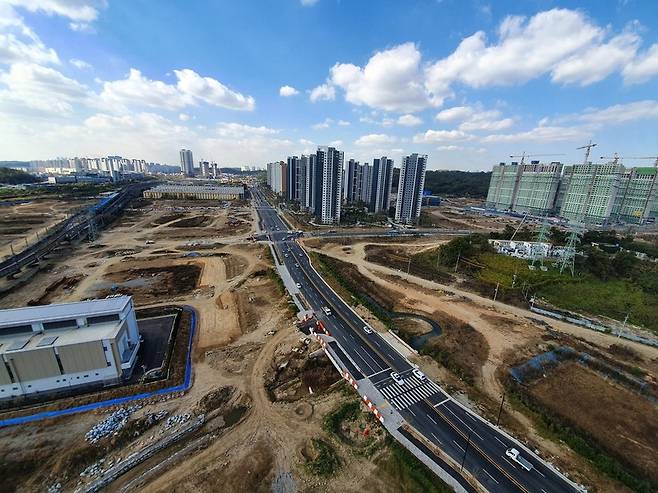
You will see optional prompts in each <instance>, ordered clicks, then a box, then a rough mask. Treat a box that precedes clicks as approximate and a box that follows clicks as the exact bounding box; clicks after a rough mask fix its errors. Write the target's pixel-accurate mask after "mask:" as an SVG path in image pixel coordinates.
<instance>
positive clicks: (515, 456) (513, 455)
mask: <svg viewBox="0 0 658 493" xmlns="http://www.w3.org/2000/svg"><path fill="white" fill-rule="evenodd" d="M505 455H506V456H507V457H509V458H510V459H512V460H513V461H514V462H516V463H517V464H518V465H520V466H521V467H522V468H523V469H525V470H526V471H529V470H530V469H532V467H533V466H532V464H530V462H528V461H527V460H525V459H524V458H523V456H522V455H521V453H520V452H519V451H518V450H517V449H515V448H514V447H511V448H508V449H507V450H506V451H505Z"/></svg>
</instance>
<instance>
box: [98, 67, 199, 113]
mask: <svg viewBox="0 0 658 493" xmlns="http://www.w3.org/2000/svg"><path fill="white" fill-rule="evenodd" d="M100 97H101V100H102V101H103V102H104V103H107V105H108V107H111V106H114V105H120V106H122V107H125V106H140V107H143V106H146V107H149V108H162V109H167V110H177V109H182V108H184V107H186V106H189V105H192V104H193V103H194V100H193V99H192V98H191V97H190V96H189V95H186V94H183V93H182V92H181V91H179V90H178V88H177V87H176V86H173V85H170V84H167V83H166V82H162V81H159V80H150V79H148V78H146V77H144V76H143V75H142V73H141V72H140V71H139V70H137V69H135V68H131V69H130V73H129V74H128V77H127V78H125V79H121V80H116V81H108V82H105V83H103V91H102V93H101V95H100Z"/></svg>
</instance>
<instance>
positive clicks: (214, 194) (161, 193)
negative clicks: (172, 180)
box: [144, 185, 244, 200]
mask: <svg viewBox="0 0 658 493" xmlns="http://www.w3.org/2000/svg"><path fill="white" fill-rule="evenodd" d="M144 197H145V198H147V199H197V200H242V199H244V187H236V186H214V185H213V186H209V185H206V186H203V185H158V186H157V187H155V188H151V189H150V190H146V191H144Z"/></svg>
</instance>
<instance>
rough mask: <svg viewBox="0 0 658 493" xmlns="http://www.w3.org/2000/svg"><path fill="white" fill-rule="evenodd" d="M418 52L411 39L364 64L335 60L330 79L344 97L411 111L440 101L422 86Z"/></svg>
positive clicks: (390, 109) (351, 101)
mask: <svg viewBox="0 0 658 493" xmlns="http://www.w3.org/2000/svg"><path fill="white" fill-rule="evenodd" d="M420 64H421V54H420V51H418V49H417V48H416V46H415V45H414V44H413V43H405V44H401V45H399V46H396V47H394V48H391V49H389V50H385V51H380V52H377V53H375V54H374V55H373V56H372V57H371V58H370V60H368V62H367V63H366V65H365V66H364V67H359V66H356V65H353V64H351V63H337V64H336V65H334V66H333V67H332V68H331V71H330V78H329V80H330V82H331V84H333V85H334V86H337V87H340V88H342V89H343V90H344V91H345V99H346V100H347V101H349V102H350V103H353V104H356V105H366V106H370V107H372V108H377V109H383V110H386V111H398V112H413V111H417V110H421V109H423V108H426V107H427V106H431V105H437V104H440V102H441V101H439V100H436V99H434V98H433V97H432V95H431V94H429V93H428V92H427V91H426V90H425V87H424V86H423V74H422V72H421V67H420Z"/></svg>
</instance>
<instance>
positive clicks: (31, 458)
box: [0, 198, 447, 492]
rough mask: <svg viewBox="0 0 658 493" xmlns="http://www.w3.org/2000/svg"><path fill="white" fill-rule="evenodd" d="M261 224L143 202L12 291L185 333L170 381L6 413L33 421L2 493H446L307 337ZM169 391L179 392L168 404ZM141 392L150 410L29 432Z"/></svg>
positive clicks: (177, 343) (202, 206)
mask: <svg viewBox="0 0 658 493" xmlns="http://www.w3.org/2000/svg"><path fill="white" fill-rule="evenodd" d="M255 217H256V216H255V211H254V210H253V209H252V208H251V207H250V206H249V205H248V204H247V203H241V202H230V203H219V204H218V203H217V202H216V201H213V202H204V201H199V200H195V201H193V202H185V201H180V200H176V201H169V200H150V199H144V198H138V199H135V200H133V201H132V202H131V203H130V204H129V205H128V207H127V208H126V209H125V210H124V211H123V213H122V215H121V216H120V217H119V218H118V219H117V220H116V221H114V222H113V223H111V224H109V225H108V226H107V227H106V228H104V229H102V230H99V231H97V234H96V236H95V239H94V240H93V241H88V240H85V239H81V240H77V241H72V242H71V243H70V244H67V245H66V246H61V247H59V248H57V249H55V250H54V251H52V252H51V253H50V254H49V255H48V256H46V257H45V258H43V259H42V260H41V262H39V263H38V265H33V266H30V267H28V268H26V269H24V270H23V271H21V273H20V274H18V275H15V276H12V278H11V279H3V281H2V286H1V289H2V291H1V294H0V307H12V306H19V305H21V304H25V302H26V300H27V301H29V302H30V303H31V304H44V303H53V302H65V301H73V300H82V299H87V298H98V297H104V296H107V295H114V294H127V295H131V296H132V297H133V300H134V303H135V306H136V309H137V316H138V323H139V324H140V332H141V333H142V336H143V337H144V338H145V340H146V341H147V342H148V341H149V339H150V338H152V337H156V338H158V337H159V338H160V339H162V336H163V334H164V332H163V331H162V330H163V328H162V326H163V325H166V324H162V323H159V322H158V321H161V320H164V319H163V317H167V316H175V317H177V319H176V320H177V324H178V326H177V329H176V330H177V333H176V338H175V339H174V342H173V347H171V348H170V349H171V354H170V355H169V357H168V359H167V361H168V364H169V366H168V367H167V368H168V370H166V371H161V372H160V374H159V375H156V376H155V377H159V378H154V379H153V380H149V381H146V380H143V379H141V378H140V377H137V378H136V379H134V381H133V382H132V383H131V384H130V385H126V386H123V387H118V388H112V389H107V390H102V391H94V392H90V393H83V394H81V395H76V396H71V397H61V398H58V399H56V400H53V401H49V402H38V403H33V404H31V405H29V406H26V405H23V406H20V407H19V408H13V409H9V410H6V411H4V412H2V413H0V420H8V419H18V420H19V422H21V424H19V425H15V426H8V427H3V428H0V440H1V441H2V443H3V449H2V452H1V454H0V455H1V457H0V463H2V467H1V468H0V469H1V470H2V473H3V486H2V491H34V490H42V491H49V492H59V491H98V490H99V489H104V490H107V491H216V485H218V484H222V485H226V486H225V487H224V488H223V491H278V492H288V491H327V490H331V491H357V490H359V489H362V488H363V487H364V486H365V485H368V487H373V485H374V487H376V489H377V490H379V491H390V492H394V491H400V490H402V489H404V490H408V491H447V490H443V489H441V486H440V483H439V486H436V487H434V486H431V481H432V475H431V473H430V472H429V471H424V472H423V473H421V474H420V475H419V474H418V473H414V472H413V471H412V470H411V469H408V468H409V465H408V464H409V461H411V460H412V458H410V456H409V455H408V453H407V452H406V451H405V450H404V449H401V448H400V447H398V446H396V445H394V444H392V443H391V441H390V438H387V437H386V436H385V434H384V433H383V430H382V429H381V428H379V427H378V425H377V424H376V421H375V420H374V418H373V417H372V415H371V414H370V413H368V412H367V410H364V409H362V406H361V404H359V400H358V399H357V398H356V396H355V395H353V394H352V393H350V392H348V391H347V390H346V389H345V387H346V385H345V383H344V380H343V379H342V378H341V376H340V375H339V374H338V373H337V372H336V370H335V368H334V367H333V366H332V365H331V363H330V362H329V360H328V359H327V358H326V357H325V356H324V353H323V352H322V351H321V348H320V346H319V345H318V344H317V342H316V341H315V340H314V339H311V338H309V337H308V336H305V335H304V334H303V333H302V332H300V331H299V329H298V328H297V326H296V323H295V322H296V317H295V314H294V311H291V310H290V309H289V306H288V301H287V299H286V296H285V293H284V292H283V291H282V290H281V287H280V285H279V283H278V281H277V278H276V275H274V274H273V271H272V269H271V260H270V256H269V253H268V251H267V249H265V248H264V247H263V246H261V245H258V244H256V243H253V242H252V240H251V236H252V235H253V234H254V232H255V228H256V220H255ZM26 279H29V283H28V282H25V280H26ZM188 308H189V309H191V310H192V311H193V313H194V315H195V319H196V331H195V332H194V333H193V340H192V339H188V337H189V335H190V330H191V329H192V321H191V320H190V318H189V317H190V313H192V312H190V311H189V310H188ZM151 321H153V322H151ZM188 340H189V342H190V343H191V344H192V345H191V347H192V350H191V353H190V355H189V356H190V363H191V367H192V368H193V371H192V373H191V375H192V376H191V379H190V382H189V385H188V386H187V387H185V382H186V378H187V373H186V370H185V357H186V355H187V350H188ZM156 352H157V351H156ZM163 352H164V353H166V350H165V349H163V348H162V346H160V353H159V354H160V356H161V357H162V356H164V354H163ZM163 370H165V369H164V368H163ZM151 376H153V375H151ZM168 388H180V389H181V390H179V391H176V392H165V393H159V389H160V390H163V391H164V390H167V389H168ZM140 392H142V393H144V392H145V393H148V394H149V395H150V397H146V398H142V399H139V400H135V401H132V400H129V401H126V402H125V403H117V404H115V405H112V406H110V407H99V408H98V409H95V410H93V408H92V410H90V411H87V412H81V413H75V414H72V415H66V414H64V415H62V416H60V417H58V418H56V419H43V420H37V421H34V422H22V421H20V420H21V419H22V418H23V417H26V416H30V415H34V414H39V413H43V412H58V411H59V410H66V409H67V408H74V407H76V406H85V405H93V404H92V403H95V402H98V401H104V400H110V399H118V400H121V399H124V398H127V399H130V396H131V395H134V394H138V393H140ZM328 422H330V425H329V424H327V423H328ZM428 485H430V486H428ZM428 487H429V489H428Z"/></svg>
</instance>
